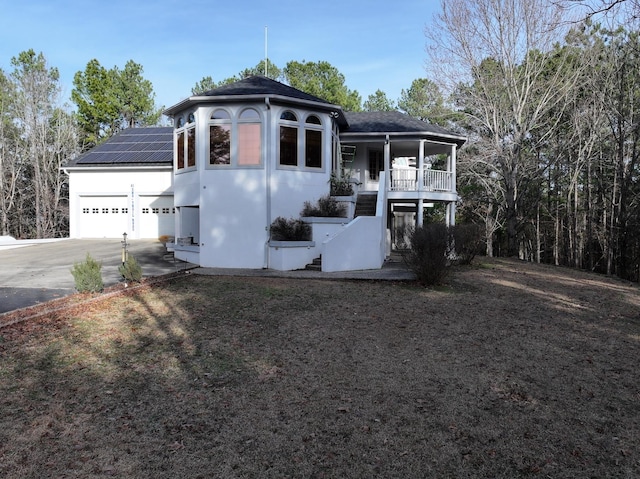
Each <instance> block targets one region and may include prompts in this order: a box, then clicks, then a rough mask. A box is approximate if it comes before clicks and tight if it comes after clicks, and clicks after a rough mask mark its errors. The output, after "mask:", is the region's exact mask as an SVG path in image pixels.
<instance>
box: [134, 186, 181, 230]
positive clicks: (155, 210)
mask: <svg viewBox="0 0 640 479" xmlns="http://www.w3.org/2000/svg"><path fill="white" fill-rule="evenodd" d="M139 218H140V237H141V238H157V237H159V236H162V235H169V236H173V235H174V230H175V208H174V207H173V196H140V215H139Z"/></svg>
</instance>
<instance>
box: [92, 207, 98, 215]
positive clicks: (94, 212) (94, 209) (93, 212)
mask: <svg viewBox="0 0 640 479" xmlns="http://www.w3.org/2000/svg"><path fill="white" fill-rule="evenodd" d="M91 213H92V214H94V215H95V214H97V213H100V208H91Z"/></svg>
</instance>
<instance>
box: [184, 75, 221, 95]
mask: <svg viewBox="0 0 640 479" xmlns="http://www.w3.org/2000/svg"><path fill="white" fill-rule="evenodd" d="M218 86H219V85H218V84H217V83H216V82H215V81H213V78H212V77H210V76H206V77H202V80H200V81H199V82H197V83H196V84H195V85H194V86H193V88H192V89H191V94H192V95H202V94H203V93H206V92H208V91H210V90H213V89H214V88H217V87H218Z"/></svg>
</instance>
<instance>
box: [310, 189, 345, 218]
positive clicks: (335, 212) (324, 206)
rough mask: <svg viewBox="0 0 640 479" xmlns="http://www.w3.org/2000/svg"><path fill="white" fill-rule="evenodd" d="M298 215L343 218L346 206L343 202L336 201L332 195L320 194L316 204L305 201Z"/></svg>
mask: <svg viewBox="0 0 640 479" xmlns="http://www.w3.org/2000/svg"><path fill="white" fill-rule="evenodd" d="M300 216H302V217H305V216H306V217H309V216H320V217H330V218H344V217H346V216H347V207H346V206H345V205H344V203H341V202H339V201H336V199H335V198H334V197H332V196H330V195H325V196H321V197H320V198H319V199H318V201H317V202H316V204H312V203H311V202H310V201H305V202H304V207H303V208H302V211H301V212H300Z"/></svg>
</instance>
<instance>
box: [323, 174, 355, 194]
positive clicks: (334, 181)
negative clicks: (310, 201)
mask: <svg viewBox="0 0 640 479" xmlns="http://www.w3.org/2000/svg"><path fill="white" fill-rule="evenodd" d="M329 185H330V190H329V191H330V195H331V196H351V195H353V185H352V184H351V181H350V180H349V178H346V177H344V176H343V177H338V175H336V174H335V173H331V178H329Z"/></svg>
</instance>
